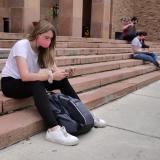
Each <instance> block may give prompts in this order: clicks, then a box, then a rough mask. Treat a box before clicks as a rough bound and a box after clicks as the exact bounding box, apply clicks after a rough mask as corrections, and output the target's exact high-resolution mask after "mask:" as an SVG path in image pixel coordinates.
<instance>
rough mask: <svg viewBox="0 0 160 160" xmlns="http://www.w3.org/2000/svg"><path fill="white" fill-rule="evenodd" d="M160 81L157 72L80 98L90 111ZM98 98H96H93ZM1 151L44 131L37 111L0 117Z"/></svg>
mask: <svg viewBox="0 0 160 160" xmlns="http://www.w3.org/2000/svg"><path fill="white" fill-rule="evenodd" d="M159 79H160V72H159V71H155V72H152V73H149V74H148V75H142V76H139V77H136V78H132V79H130V80H126V81H122V82H118V83H116V84H111V85H110V86H105V87H102V88H99V89H97V90H94V91H91V92H88V93H85V94H81V95H80V97H81V99H82V101H83V102H84V104H85V105H87V107H88V108H89V109H93V108H95V107H99V106H100V105H103V104H105V103H108V102H110V101H113V100H115V99H117V98H120V97H122V96H124V95H126V94H128V93H131V92H133V91H135V90H137V89H139V88H141V87H144V86H145V85H148V84H150V83H152V82H154V81H156V80H159ZM94 96H96V98H93V97H94ZM0 124H1V125H0V128H2V129H0V149H2V148H4V147H7V146H9V145H11V144H14V143H16V142H18V141H21V140H23V139H25V138H28V137H30V136H32V135H35V134H36V133H39V132H41V131H42V130H44V124H43V122H42V119H41V117H40V115H39V114H38V113H37V111H36V109H33V108H28V109H25V110H22V111H17V112H15V113H12V114H9V115H5V116H2V117H0Z"/></svg>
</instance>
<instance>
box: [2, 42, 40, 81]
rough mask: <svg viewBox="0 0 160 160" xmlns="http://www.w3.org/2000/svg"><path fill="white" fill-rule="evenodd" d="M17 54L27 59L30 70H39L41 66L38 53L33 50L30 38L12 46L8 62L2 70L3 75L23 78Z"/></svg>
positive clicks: (33, 71) (34, 71)
mask: <svg viewBox="0 0 160 160" xmlns="http://www.w3.org/2000/svg"><path fill="white" fill-rule="evenodd" d="M17 56H20V57H23V58H25V59H26V62H27V66H28V70H29V72H32V73H36V72H38V71H39V69H40V67H39V65H38V63H37V60H38V54H37V53H35V52H34V51H33V50H32V48H31V45H30V42H29V40H28V39H23V40H19V41H18V42H16V43H15V45H14V46H13V47H12V49H11V51H10V54H9V56H8V59H7V61H6V64H5V66H4V68H3V70H2V77H13V78H15V79H21V78H20V74H19V70H18V67H17V64H16V59H15V57H17Z"/></svg>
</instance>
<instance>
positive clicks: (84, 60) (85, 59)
mask: <svg viewBox="0 0 160 160" xmlns="http://www.w3.org/2000/svg"><path fill="white" fill-rule="evenodd" d="M130 55H131V53H121V54H103V55H86V56H85V55H82V56H80V55H79V56H60V57H55V61H56V64H58V66H68V65H80V64H91V63H99V62H109V61H116V60H126V59H129V58H130ZM5 62H6V59H0V71H1V70H2V68H3V66H4V64H5Z"/></svg>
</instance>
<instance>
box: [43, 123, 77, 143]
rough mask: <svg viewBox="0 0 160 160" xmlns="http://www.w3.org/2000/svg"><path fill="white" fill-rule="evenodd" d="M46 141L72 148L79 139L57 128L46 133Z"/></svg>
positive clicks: (63, 128) (63, 129)
mask: <svg viewBox="0 0 160 160" xmlns="http://www.w3.org/2000/svg"><path fill="white" fill-rule="evenodd" d="M46 139H47V140H48V141H51V142H54V143H58V144H62V145H66V146H74V145H77V144H78V143H79V139H78V138H77V137H75V136H73V135H71V134H69V133H67V131H66V129H65V127H61V126H57V127H56V129H55V130H52V131H49V130H48V131H47V133H46Z"/></svg>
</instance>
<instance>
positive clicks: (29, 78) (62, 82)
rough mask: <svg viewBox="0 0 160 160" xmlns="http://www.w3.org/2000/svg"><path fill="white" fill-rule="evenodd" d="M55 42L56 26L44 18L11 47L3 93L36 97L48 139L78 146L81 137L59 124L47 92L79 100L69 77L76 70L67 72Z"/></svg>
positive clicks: (102, 123) (99, 124)
mask: <svg viewBox="0 0 160 160" xmlns="http://www.w3.org/2000/svg"><path fill="white" fill-rule="evenodd" d="M55 44H56V31H55V28H54V26H53V25H52V24H51V23H50V22H48V21H46V20H40V21H39V23H38V24H37V25H36V26H35V28H34V29H33V31H32V33H31V34H30V35H29V37H28V38H26V39H22V40H19V41H18V42H16V43H15V45H14V46H13V47H12V48H11V51H10V54H9V57H8V59H7V61H6V64H5V66H4V68H3V70H2V79H1V87H2V92H3V94H4V95H5V96H7V97H11V98H16V99H22V98H27V97H30V96H33V100H34V103H35V105H36V107H37V109H38V111H39V113H40V115H41V116H42V118H43V120H44V122H45V124H46V126H47V128H48V130H47V134H46V135H47V136H46V139H47V140H50V141H52V142H56V143H59V144H63V145H76V144H78V142H79V139H78V138H77V137H75V136H73V135H71V134H69V133H67V131H66V130H65V129H64V127H62V126H60V125H59V124H58V122H57V120H56V115H55V113H54V112H53V111H52V110H51V106H50V105H51V104H50V101H49V97H48V95H47V91H52V90H54V89H60V91H61V92H62V93H63V94H65V95H68V96H71V97H73V98H78V99H79V97H78V95H77V94H76V92H75V91H74V89H73V88H72V86H71V85H70V83H69V81H68V79H67V77H68V76H71V75H72V74H73V72H74V70H73V69H71V70H70V72H68V71H65V70H64V69H60V68H58V67H57V65H56V63H55V59H54V53H55ZM46 90H47V91H46ZM94 126H95V127H105V126H106V122H105V121H104V120H102V119H99V118H94Z"/></svg>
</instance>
